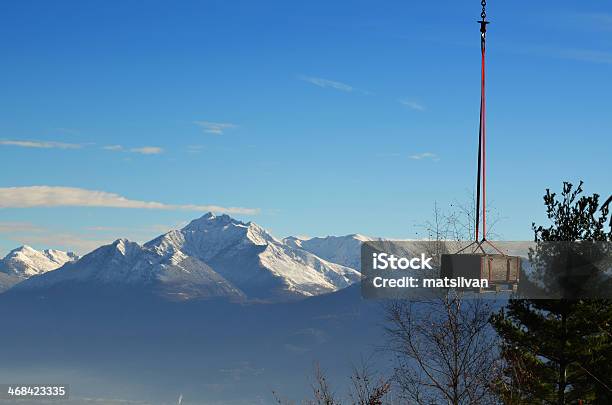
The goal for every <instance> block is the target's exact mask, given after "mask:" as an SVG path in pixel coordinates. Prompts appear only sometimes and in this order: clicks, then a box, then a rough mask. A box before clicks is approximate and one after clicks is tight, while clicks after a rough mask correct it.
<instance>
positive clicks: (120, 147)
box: [102, 145, 123, 152]
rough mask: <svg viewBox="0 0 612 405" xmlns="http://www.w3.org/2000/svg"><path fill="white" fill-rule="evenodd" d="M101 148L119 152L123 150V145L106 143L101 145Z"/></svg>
mask: <svg viewBox="0 0 612 405" xmlns="http://www.w3.org/2000/svg"><path fill="white" fill-rule="evenodd" d="M102 149H104V150H110V151H114V152H121V151H122V150H123V146H121V145H107V146H103V147H102Z"/></svg>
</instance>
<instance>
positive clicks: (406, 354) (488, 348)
mask: <svg viewBox="0 0 612 405" xmlns="http://www.w3.org/2000/svg"><path fill="white" fill-rule="evenodd" d="M386 313H387V326H386V328H385V329H386V333H387V337H388V350H390V351H391V353H393V354H394V355H395V360H396V369H395V374H394V377H395V378H394V380H395V382H396V383H397V385H398V388H399V390H400V394H401V396H402V397H403V399H404V400H407V401H410V403H415V404H419V405H421V404H422V405H431V404H444V403H447V404H452V405H463V404H470V405H474V404H489V403H496V398H495V396H494V395H493V394H492V392H493V391H492V389H491V388H492V382H493V381H494V380H495V377H496V375H497V372H498V371H497V360H496V359H497V355H496V339H495V336H494V334H493V331H492V329H491V327H490V324H489V317H490V313H491V311H490V308H488V305H487V304H486V303H485V301H483V300H481V299H470V300H467V299H462V297H461V296H459V295H448V296H446V297H443V298H441V299H439V300H433V301H426V302H410V301H397V302H394V303H392V304H390V305H389V306H388V307H387V310H386Z"/></svg>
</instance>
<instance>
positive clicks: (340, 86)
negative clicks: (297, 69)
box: [298, 76, 355, 92]
mask: <svg viewBox="0 0 612 405" xmlns="http://www.w3.org/2000/svg"><path fill="white" fill-rule="evenodd" d="M298 79H300V80H303V81H305V82H308V83H310V84H314V85H315V86H319V87H322V88H324V89H325V88H329V89H334V90H339V91H345V92H351V91H353V90H355V88H354V87H353V86H351V85H349V84H346V83H342V82H336V81H334V80H328V79H322V78H320V77H311V76H298Z"/></svg>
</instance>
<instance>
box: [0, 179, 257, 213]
mask: <svg viewBox="0 0 612 405" xmlns="http://www.w3.org/2000/svg"><path fill="white" fill-rule="evenodd" d="M62 206H64V207H66V206H68V207H112V208H139V209H157V210H184V211H201V212H206V211H212V212H219V213H227V214H246V215H253V214H257V213H258V212H259V209H256V208H242V207H222V206H218V205H196V204H164V203H160V202H156V201H142V200H132V199H129V198H126V197H123V196H121V195H119V194H115V193H109V192H106V191H98V190H87V189H83V188H76V187H54V186H28V187H3V188H0V208H32V207H62Z"/></svg>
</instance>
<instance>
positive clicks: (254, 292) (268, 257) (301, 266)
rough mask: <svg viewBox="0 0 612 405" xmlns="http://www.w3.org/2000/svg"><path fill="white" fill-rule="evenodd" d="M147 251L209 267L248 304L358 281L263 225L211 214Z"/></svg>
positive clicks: (348, 270)
mask: <svg viewBox="0 0 612 405" xmlns="http://www.w3.org/2000/svg"><path fill="white" fill-rule="evenodd" d="M145 247H147V248H149V249H151V250H153V251H155V252H157V253H158V254H160V255H164V256H167V255H169V254H173V253H175V252H181V253H183V254H185V255H187V256H190V257H195V258H197V259H199V260H202V261H204V262H205V263H207V264H208V265H210V266H211V267H212V268H213V269H214V270H215V271H216V272H217V273H219V274H220V275H222V276H223V277H224V278H226V279H227V280H229V281H230V282H232V283H233V284H234V285H236V286H237V287H238V288H240V289H241V290H242V291H244V292H245V293H246V294H247V296H249V297H250V298H257V299H274V300H276V299H283V298H289V297H291V296H312V295H318V294H322V293H325V292H331V291H335V290H338V289H340V288H344V287H347V286H349V285H350V284H352V283H353V282H355V281H357V280H358V279H359V272H357V271H355V270H354V269H351V268H348V267H346V266H342V265H340V264H336V263H331V262H329V261H326V260H323V259H321V258H320V257H317V256H316V255H314V254H312V253H310V252H307V251H305V250H302V249H297V248H294V247H292V246H289V245H286V244H285V243H283V242H282V241H280V240H278V239H276V238H274V237H273V236H272V235H270V234H269V233H268V232H267V231H266V230H265V229H263V228H261V227H260V226H259V225H257V224H255V223H252V222H248V223H244V222H241V221H237V220H235V219H233V218H231V217H229V216H228V215H221V216H215V215H213V214H211V213H208V214H206V215H204V216H203V217H201V218H199V219H196V220H194V221H192V222H191V223H189V224H188V225H187V226H186V227H184V228H183V229H180V230H174V231H170V232H168V233H166V234H165V235H162V236H160V237H158V238H156V239H154V240H152V241H150V242H148V243H146V244H145Z"/></svg>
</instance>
